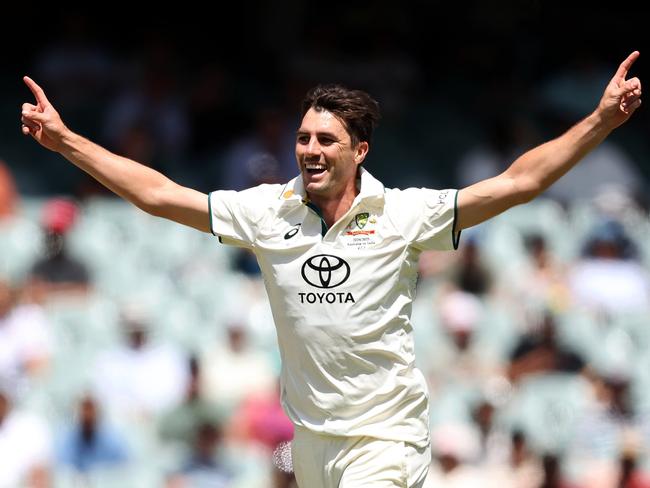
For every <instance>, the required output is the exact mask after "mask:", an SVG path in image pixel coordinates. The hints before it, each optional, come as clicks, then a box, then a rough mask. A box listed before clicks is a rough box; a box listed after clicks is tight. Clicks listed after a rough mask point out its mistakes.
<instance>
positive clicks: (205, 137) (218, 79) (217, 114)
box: [188, 63, 245, 188]
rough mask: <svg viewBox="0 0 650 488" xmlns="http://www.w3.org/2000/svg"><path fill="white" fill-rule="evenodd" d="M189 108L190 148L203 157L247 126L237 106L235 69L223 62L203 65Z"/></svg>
mask: <svg viewBox="0 0 650 488" xmlns="http://www.w3.org/2000/svg"><path fill="white" fill-rule="evenodd" d="M188 108H189V119H190V125H191V131H190V133H189V135H190V151H191V152H192V156H193V157H198V158H199V160H202V159H203V158H205V157H210V156H213V155H214V153H215V152H216V151H219V150H221V149H222V148H223V146H224V145H226V144H228V143H229V142H230V141H232V140H233V139H234V138H235V136H236V135H237V134H240V133H241V132H242V131H243V129H244V127H245V121H244V116H243V113H242V112H243V111H242V110H241V109H240V108H239V107H237V106H236V83H235V80H234V79H233V77H232V73H231V72H230V71H229V70H228V69H227V68H226V67H225V66H222V65H220V64H217V63H211V64H207V65H205V66H203V67H201V69H200V70H199V73H198V74H197V75H196V77H195V81H194V85H193V86H192V87H191V93H190V99H189V107H188ZM201 171H203V168H201ZM215 183H219V184H217V185H215ZM207 186H209V187H210V188H215V187H221V186H222V183H221V182H211V183H210V184H209V185H207Z"/></svg>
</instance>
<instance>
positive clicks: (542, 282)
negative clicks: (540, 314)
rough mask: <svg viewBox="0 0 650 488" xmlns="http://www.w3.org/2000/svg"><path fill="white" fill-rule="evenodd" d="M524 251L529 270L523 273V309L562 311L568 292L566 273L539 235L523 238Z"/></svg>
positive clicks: (566, 303) (564, 307) (565, 305)
mask: <svg viewBox="0 0 650 488" xmlns="http://www.w3.org/2000/svg"><path fill="white" fill-rule="evenodd" d="M525 245H526V250H527V251H528V255H529V257H530V264H531V266H530V268H528V269H526V270H523V271H522V274H523V275H524V277H523V279H522V281H521V291H520V293H521V295H523V296H522V301H523V302H524V303H523V305H524V306H528V307H531V308H537V309H544V308H548V309H551V310H553V311H557V312H560V311H564V310H566V308H567V307H568V305H569V290H568V286H567V283H566V270H565V269H564V266H563V265H562V264H561V263H560V262H559V261H558V260H557V259H556V257H555V256H554V255H553V253H552V252H551V250H550V249H549V248H548V244H547V242H546V239H545V238H544V236H542V235H541V234H529V235H527V236H526V237H525Z"/></svg>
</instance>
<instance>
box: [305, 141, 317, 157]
mask: <svg viewBox="0 0 650 488" xmlns="http://www.w3.org/2000/svg"><path fill="white" fill-rule="evenodd" d="M307 154H308V155H310V156H317V155H320V144H319V143H318V138H316V137H311V138H310V139H309V144H307Z"/></svg>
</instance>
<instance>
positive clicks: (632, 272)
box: [569, 221, 650, 314]
mask: <svg viewBox="0 0 650 488" xmlns="http://www.w3.org/2000/svg"><path fill="white" fill-rule="evenodd" d="M569 285H570V288H571V292H572V294H573V298H574V300H575V301H576V302H577V303H578V304H580V305H583V306H585V307H587V308H589V309H591V310H593V311H595V312H604V313H606V314H616V313H619V312H634V311H644V310H649V309H650V276H649V275H648V272H647V270H646V269H645V268H644V267H643V266H642V265H641V264H640V263H639V262H638V261H637V260H636V249H635V247H634V246H633V244H632V241H631V240H630V238H629V237H628V236H627V234H626V233H625V231H624V230H623V226H622V225H621V224H620V223H618V222H616V221H604V222H601V223H599V224H598V225H597V226H596V227H595V228H594V229H593V231H592V233H591V235H590V236H589V239H588V242H587V245H586V246H585V255H584V257H583V258H582V259H581V260H580V261H578V262H577V263H576V264H575V266H574V267H573V269H572V270H571V271H570V273H569Z"/></svg>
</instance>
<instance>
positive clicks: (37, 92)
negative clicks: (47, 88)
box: [23, 76, 50, 107]
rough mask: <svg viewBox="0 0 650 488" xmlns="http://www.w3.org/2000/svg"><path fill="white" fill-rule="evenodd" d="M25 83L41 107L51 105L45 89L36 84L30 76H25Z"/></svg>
mask: <svg viewBox="0 0 650 488" xmlns="http://www.w3.org/2000/svg"><path fill="white" fill-rule="evenodd" d="M23 81H24V82H25V84H26V85H27V87H28V88H29V89H30V90H31V92H32V93H33V94H34V98H36V101H37V102H38V104H39V105H41V106H43V107H45V106H47V105H49V103H50V102H49V101H48V100H47V97H46V96H45V92H44V91H43V89H42V88H41V87H40V86H38V85H37V84H36V82H35V81H34V80H32V79H31V78H30V77H29V76H24V77H23Z"/></svg>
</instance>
